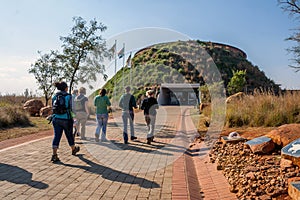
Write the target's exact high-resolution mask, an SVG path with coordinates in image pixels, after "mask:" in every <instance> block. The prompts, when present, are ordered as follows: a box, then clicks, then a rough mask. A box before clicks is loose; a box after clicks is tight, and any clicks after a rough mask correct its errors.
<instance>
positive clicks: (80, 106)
mask: <svg viewBox="0 0 300 200" xmlns="http://www.w3.org/2000/svg"><path fill="white" fill-rule="evenodd" d="M78 92H79V95H78V96H77V97H75V99H74V111H75V113H76V129H77V130H78V131H79V132H80V133H79V134H80V139H81V140H85V139H86V138H85V126H86V121H87V119H88V116H89V109H88V101H89V99H88V98H87V97H86V96H85V94H86V89H85V88H84V87H81V88H79V91H78Z"/></svg>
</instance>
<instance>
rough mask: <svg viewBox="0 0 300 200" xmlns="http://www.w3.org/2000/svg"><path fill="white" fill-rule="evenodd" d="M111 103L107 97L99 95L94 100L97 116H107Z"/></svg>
mask: <svg viewBox="0 0 300 200" xmlns="http://www.w3.org/2000/svg"><path fill="white" fill-rule="evenodd" d="M110 105H111V103H110V101H109V99H108V97H107V96H100V95H97V96H96V97H95V98H94V106H96V114H107V113H108V111H107V106H110Z"/></svg>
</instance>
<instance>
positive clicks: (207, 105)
mask: <svg viewBox="0 0 300 200" xmlns="http://www.w3.org/2000/svg"><path fill="white" fill-rule="evenodd" d="M209 106H210V103H200V106H199V111H200V113H202V112H203V110H204V108H206V107H209Z"/></svg>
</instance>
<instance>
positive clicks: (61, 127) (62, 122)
mask: <svg viewBox="0 0 300 200" xmlns="http://www.w3.org/2000/svg"><path fill="white" fill-rule="evenodd" d="M52 124H53V128H54V138H53V141H52V148H53V149H55V148H58V147H59V143H60V139H61V136H62V133H63V131H64V132H65V135H66V137H67V140H68V143H69V146H74V145H75V142H74V136H73V120H68V119H58V118H55V117H54V118H53V121H52Z"/></svg>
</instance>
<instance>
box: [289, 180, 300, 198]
mask: <svg viewBox="0 0 300 200" xmlns="http://www.w3.org/2000/svg"><path fill="white" fill-rule="evenodd" d="M288 194H289V195H290V197H291V198H292V199H300V182H299V181H296V182H291V183H290V184H289V186H288Z"/></svg>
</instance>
